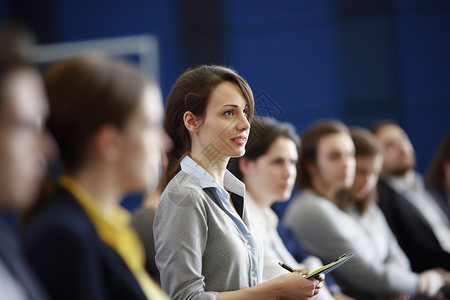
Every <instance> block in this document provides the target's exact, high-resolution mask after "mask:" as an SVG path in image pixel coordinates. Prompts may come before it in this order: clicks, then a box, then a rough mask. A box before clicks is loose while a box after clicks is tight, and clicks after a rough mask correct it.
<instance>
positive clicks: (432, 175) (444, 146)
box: [424, 132, 450, 219]
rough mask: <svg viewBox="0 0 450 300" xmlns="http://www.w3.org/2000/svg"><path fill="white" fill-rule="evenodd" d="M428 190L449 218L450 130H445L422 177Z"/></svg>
mask: <svg viewBox="0 0 450 300" xmlns="http://www.w3.org/2000/svg"><path fill="white" fill-rule="evenodd" d="M424 181H425V185H426V187H427V189H428V191H429V192H430V193H431V194H432V195H433V196H434V197H435V199H436V200H438V202H440V204H441V208H442V210H443V211H444V212H445V214H446V215H447V218H449V219H450V132H447V134H446V135H445V137H444V138H443V139H442V142H441V144H440V145H439V147H438V149H437V150H436V154H435V155H434V158H433V161H432V162H431V164H430V167H429V168H428V171H427V173H426V174H425V177H424Z"/></svg>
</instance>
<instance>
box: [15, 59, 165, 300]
mask: <svg viewBox="0 0 450 300" xmlns="http://www.w3.org/2000/svg"><path fill="white" fill-rule="evenodd" d="M44 81H45V86H46V89H47V93H48V98H49V103H50V116H49V120H48V127H49V129H50V131H51V132H52V133H53V136H54V137H55V139H56V141H57V143H58V146H59V149H60V155H61V157H60V158H61V160H62V164H63V171H62V172H63V174H62V176H61V177H60V178H59V180H58V187H57V191H56V192H55V194H54V196H53V197H52V199H50V200H49V201H48V202H46V203H45V205H44V206H42V207H41V208H39V209H38V210H37V212H36V213H35V215H33V216H31V219H30V221H29V222H28V224H27V226H26V228H25V232H24V242H25V243H24V246H25V250H26V256H27V258H28V260H29V262H30V264H31V265H32V267H33V268H34V270H35V271H36V273H37V274H38V276H39V277H40V279H41V280H42V282H43V284H44V285H45V287H46V288H47V289H48V291H49V293H50V295H51V296H52V297H53V298H54V299H74V300H100V299H105V300H106V299H121V300H122V299H127V300H132V299H142V300H144V299H168V298H167V296H166V295H164V293H163V292H162V291H161V289H160V288H159V286H158V285H157V284H156V283H155V282H154V281H153V280H152V279H151V277H150V276H149V275H148V274H147V272H146V271H145V269H144V251H143V247H142V244H141V243H140V241H139V238H138V236H137V235H136V233H135V232H134V231H133V230H132V228H131V226H130V219H131V216H130V214H129V212H128V211H126V210H125V209H124V208H122V207H121V206H120V201H121V200H122V199H123V197H124V196H125V195H126V194H128V193H131V192H143V191H144V190H145V188H146V186H147V185H148V183H149V182H153V181H155V180H157V178H156V176H157V173H158V165H159V161H160V153H161V150H162V147H163V144H162V135H163V131H162V129H161V118H162V110H163V108H162V101H161V94H160V90H159V87H158V86H157V85H156V83H155V82H154V81H153V80H149V79H148V78H146V77H144V76H143V75H142V74H141V73H140V72H139V70H137V68H134V67H133V66H132V65H131V64H127V63H125V62H122V61H119V60H114V59H111V58H107V57H104V56H101V55H83V56H78V57H74V58H71V59H68V60H65V61H62V62H59V63H57V64H56V65H54V66H53V67H51V68H50V69H49V70H48V71H47V72H46V73H45V76H44Z"/></svg>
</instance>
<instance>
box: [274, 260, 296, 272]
mask: <svg viewBox="0 0 450 300" xmlns="http://www.w3.org/2000/svg"><path fill="white" fill-rule="evenodd" d="M278 264H279V265H280V266H282V267H283V268H284V269H286V270H288V271H289V272H294V269H293V268H292V267H289V266H288V265H287V264H285V263H283V262H279V263H278Z"/></svg>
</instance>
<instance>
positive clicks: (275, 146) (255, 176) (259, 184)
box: [228, 117, 352, 300]
mask: <svg viewBox="0 0 450 300" xmlns="http://www.w3.org/2000/svg"><path fill="white" fill-rule="evenodd" d="M251 128H252V129H251V131H250V135H249V137H248V143H247V146H246V149H245V155H244V156H242V157H241V158H239V159H232V160H230V162H229V165H228V169H229V170H230V171H231V172H232V173H233V174H234V175H235V176H236V177H237V178H238V179H240V180H242V181H243V182H244V183H245V187H246V193H245V199H246V200H247V208H248V214H249V218H250V223H251V224H252V226H253V229H254V230H255V233H256V235H257V237H258V238H259V239H260V240H262V242H263V245H264V265H263V274H262V277H263V280H269V279H272V278H274V277H276V276H278V275H281V274H283V273H286V270H284V269H283V268H281V267H280V266H279V265H278V262H284V263H286V264H287V265H289V266H291V267H294V268H304V267H307V268H309V269H310V270H314V269H317V268H319V267H321V266H322V265H323V264H322V262H321V261H320V260H319V259H318V258H317V257H314V256H307V257H306V255H305V257H304V259H303V260H302V261H301V263H299V262H297V261H296V259H295V258H294V257H292V255H291V254H290V253H289V251H288V249H286V247H285V245H284V243H283V240H282V239H281V237H280V236H279V234H278V232H277V226H278V223H279V220H278V217H277V215H276V214H275V213H274V212H273V211H272V209H271V208H270V206H271V205H272V204H273V203H274V202H275V201H287V200H288V199H289V197H290V196H291V193H292V189H293V187H294V183H295V178H296V177H297V168H296V164H297V161H298V148H299V147H300V138H299V137H298V135H297V134H296V133H295V128H294V127H293V126H292V125H290V124H288V123H280V122H278V121H276V120H274V119H271V118H267V117H255V118H254V119H253V121H252V127H251ZM304 251H306V250H304ZM331 278H332V277H331V276H330V275H327V277H326V280H325V282H326V286H325V287H324V288H323V289H322V290H321V291H320V294H319V295H317V296H315V297H314V299H316V300H325V299H352V298H349V297H347V296H345V295H343V294H342V293H341V292H340V288H339V286H337V284H336V283H334V282H331V281H330V280H329V279H331ZM330 284H331V286H332V287H333V290H334V291H335V293H334V294H333V296H331V295H330V292H329V291H328V288H327V287H328V286H330Z"/></svg>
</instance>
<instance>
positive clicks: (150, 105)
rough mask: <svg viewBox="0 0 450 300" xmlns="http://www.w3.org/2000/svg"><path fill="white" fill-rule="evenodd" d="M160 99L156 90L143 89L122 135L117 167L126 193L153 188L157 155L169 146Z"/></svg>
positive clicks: (148, 87) (152, 87) (159, 94)
mask: <svg viewBox="0 0 450 300" xmlns="http://www.w3.org/2000/svg"><path fill="white" fill-rule="evenodd" d="M162 116H163V106H162V96H161V93H160V90H159V88H157V87H155V86H151V85H149V86H147V88H145V89H144V92H143V94H142V96H141V100H140V102H139V105H138V107H137V109H136V110H135V112H134V113H133V114H132V115H131V117H130V119H129V121H128V123H127V125H126V127H125V129H124V132H123V135H122V138H123V142H122V143H121V145H122V149H121V150H122V151H121V158H120V160H119V168H120V170H121V176H122V180H121V181H122V183H123V184H124V188H125V190H126V191H128V192H134V191H142V189H145V188H146V187H148V186H155V184H156V181H157V180H158V179H159V178H158V174H159V166H160V164H161V152H164V151H165V150H166V148H167V147H168V144H169V142H168V141H169V138H168V136H167V135H166V134H165V132H164V130H163V129H162Z"/></svg>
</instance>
